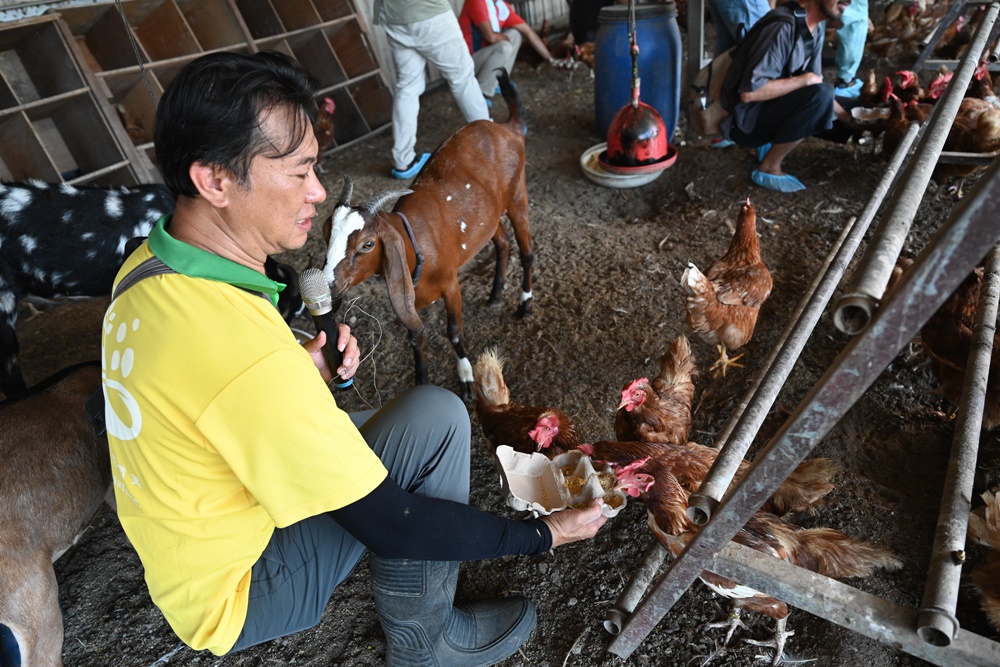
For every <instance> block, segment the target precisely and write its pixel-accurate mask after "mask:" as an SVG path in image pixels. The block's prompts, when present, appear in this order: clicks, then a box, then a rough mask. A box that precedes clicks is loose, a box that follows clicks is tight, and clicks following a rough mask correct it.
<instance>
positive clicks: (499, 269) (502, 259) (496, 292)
mask: <svg viewBox="0 0 1000 667" xmlns="http://www.w3.org/2000/svg"><path fill="white" fill-rule="evenodd" d="M493 247H494V248H496V251H497V265H496V270H495V273H494V274H493V290H492V291H491V292H490V300H489V301H487V302H486V303H487V305H489V306H499V305H500V301H501V299H502V298H503V291H504V289H505V288H506V287H507V263H508V262H509V261H510V240H509V239H508V238H507V228H506V227H504V224H503V220H500V221H499V224H498V225H497V231H496V232H495V233H494V234H493Z"/></svg>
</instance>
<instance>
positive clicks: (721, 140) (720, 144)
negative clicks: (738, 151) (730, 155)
mask: <svg viewBox="0 0 1000 667" xmlns="http://www.w3.org/2000/svg"><path fill="white" fill-rule="evenodd" d="M735 145H736V142H735V141H733V140H732V139H726V138H725V137H715V138H714V139H712V143H710V144H709V146H711V147H712V148H729V147H730V146H735Z"/></svg>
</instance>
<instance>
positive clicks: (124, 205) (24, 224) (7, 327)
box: [0, 180, 303, 397]
mask: <svg viewBox="0 0 1000 667" xmlns="http://www.w3.org/2000/svg"><path fill="white" fill-rule="evenodd" d="M173 210H174V196H173V195H172V194H171V193H170V190H169V189H168V188H167V186H165V185H160V184H153V185H137V186H134V187H98V186H73V185H67V184H65V183H63V184H56V185H52V184H49V183H43V182H41V181H34V180H32V181H26V182H24V183H3V184H0V391H2V392H3V393H4V394H6V395H7V396H8V397H13V396H17V395H19V394H21V393H23V392H24V391H25V383H24V378H23V376H22V375H21V366H20V363H19V362H18V357H17V355H18V351H19V345H18V342H17V335H16V332H15V324H16V323H17V304H18V302H19V301H20V300H21V299H23V298H24V297H26V296H38V297H52V296H105V295H108V294H110V293H111V286H112V284H113V283H114V279H115V275H116V274H117V273H118V269H119V268H120V267H121V264H122V262H123V261H124V260H125V257H126V255H127V254H128V252H131V250H132V249H134V248H135V247H137V244H138V241H134V242H133V243H129V241H130V240H132V239H137V237H144V236H147V235H148V234H149V231H150V230H151V229H152V228H153V225H155V224H156V221H157V220H159V219H160V218H161V217H162V216H164V215H166V214H168V213H172V212H173ZM126 247H128V249H127V250H126ZM264 269H265V271H266V273H267V275H268V276H270V277H271V278H272V279H274V280H277V281H279V282H283V283H285V284H286V286H287V287H286V288H285V290H284V291H283V292H281V295H280V296H279V298H278V310H279V311H280V312H281V316H282V317H283V318H285V321H286V322H291V321H292V319H294V318H295V317H296V316H297V315H299V314H301V313H302V311H303V304H302V298H301V296H300V294H299V286H298V273H296V271H295V270H294V269H293V268H292V267H290V266H287V265H285V264H280V263H278V262H277V261H275V260H274V259H272V258H270V257H268V258H267V262H266V263H265V264H264ZM95 335H96V334H95Z"/></svg>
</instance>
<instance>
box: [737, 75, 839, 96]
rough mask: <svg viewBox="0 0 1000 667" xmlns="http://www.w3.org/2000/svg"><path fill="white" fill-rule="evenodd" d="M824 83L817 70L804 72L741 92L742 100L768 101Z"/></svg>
mask: <svg viewBox="0 0 1000 667" xmlns="http://www.w3.org/2000/svg"><path fill="white" fill-rule="evenodd" d="M817 83H823V77H821V76H820V75H819V74H816V72H804V73H803V74H799V75H797V76H790V77H788V78H787V79H771V80H770V81H768V82H767V83H765V84H764V85H763V86H761V87H760V88H758V89H757V90H752V91H750V92H748V93H740V101H741V102H766V101H767V100H773V99H775V98H778V97H782V96H783V95H787V94H788V93H790V92H792V91H793V90H798V89H799V88H805V87H806V86H814V85H816V84H817Z"/></svg>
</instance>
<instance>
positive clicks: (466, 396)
mask: <svg viewBox="0 0 1000 667" xmlns="http://www.w3.org/2000/svg"><path fill="white" fill-rule="evenodd" d="M461 396H462V400H463V401H465V402H466V403H471V402H472V383H471V382H463V383H462V389H461Z"/></svg>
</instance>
